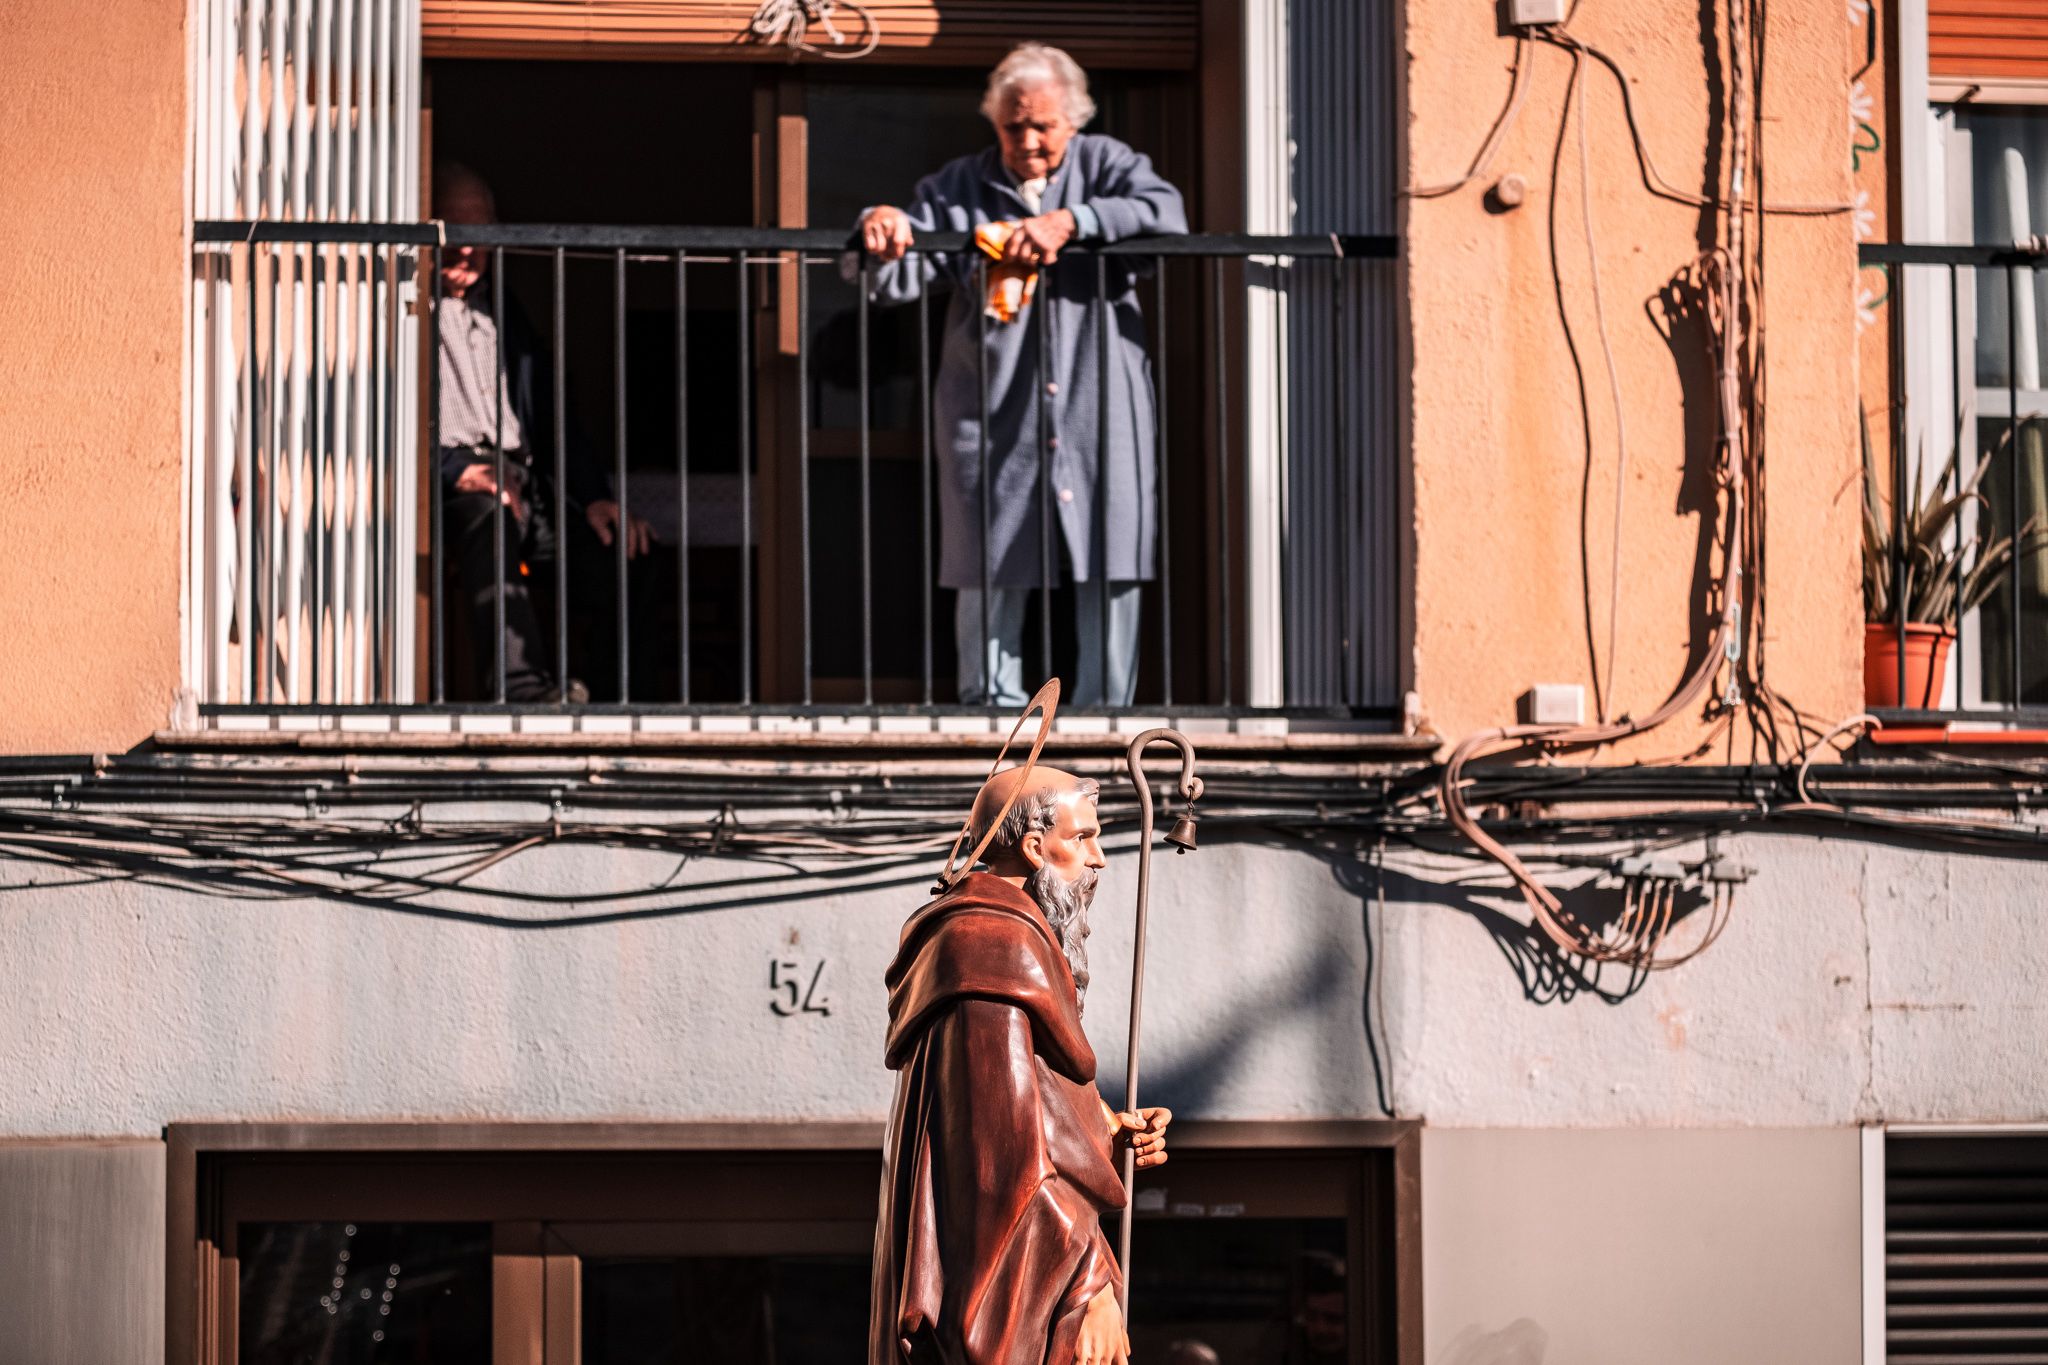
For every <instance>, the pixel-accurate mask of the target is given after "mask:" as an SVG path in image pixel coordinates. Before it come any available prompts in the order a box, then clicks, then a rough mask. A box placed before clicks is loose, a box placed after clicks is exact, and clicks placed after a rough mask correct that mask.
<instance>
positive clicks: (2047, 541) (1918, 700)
mask: <svg viewBox="0 0 2048 1365" xmlns="http://www.w3.org/2000/svg"><path fill="white" fill-rule="evenodd" d="M2028 425H2031V423H2029V424H2028ZM2011 439H2012V433H2011V432H2010V431H2008V432H2007V433H2006V435H2005V439H2004V441H2002V442H2001V443H2000V449H2001V450H2002V449H2004V448H2005V446H2007V445H2009V444H2010V442H2011ZM1956 459H1957V457H1956V454H1955V453H1953V452H1952V453H1951V454H1950V455H1949V457H1948V462H1947V463H1946V464H1944V465H1943V466H1942V468H1941V472H1940V473H1939V474H1938V475H1936V476H1935V478H1934V479H1932V480H1931V481H1927V482H1922V480H1921V477H1920V475H1921V470H1920V460H1919V458H1918V457H1917V456H1916V457H1915V458H1914V461H1913V467H1912V468H1911V469H1910V470H1909V471H1908V477H1907V480H1906V490H1907V497H1908V499H1909V501H1908V502H1907V503H1906V505H1905V506H1904V507H1903V508H1902V509H1900V510H1899V514H1898V515H1896V516H1894V515H1893V509H1892V508H1891V507H1890V505H1889V500H1888V499H1886V498H1885V497H1884V495H1883V492H1882V490H1881V489H1880V488H1879V486H1878V475H1877V464H1876V461H1874V460H1873V459H1872V458H1871V453H1870V420H1869V418H1868V416H1867V415H1866V416H1865V417H1864V419H1863V617H1864V622H1865V624H1864V627H1863V695H1864V700H1865V702H1866V703H1867V704H1869V705H1870V706H1873V707H1901V706H1904V707H1913V708H1923V709H1924V708H1932V707H1934V706H1936V705H1937V704H1939V702H1940V701H1941V686H1942V680H1943V678H1944V677H1945V676H1946V675H1947V671H1948V654H1949V647H1950V646H1951V645H1953V644H1954V643H1955V638H1956V623H1957V621H1959V620H1961V619H1962V616H1963V614H1964V613H1965V612H1969V611H1972V610H1974V609H1976V608H1977V607H1978V606H1980V605H1982V604H1983V602H1984V600H1985V599H1986V598H1988V597H1990V596H1991V594H1992V593H1994V592H1996V591H1997V590H1998V587H1999V584H2000V583H2002V582H2003V581H2004V576H2005V573H2006V571H2007V570H2008V569H2009V568H2010V567H2011V564H2012V560H2013V555H2014V554H2015V553H2016V552H2017V553H2020V554H2030V553H2033V552H2035V551H2037V550H2039V549H2041V548H2042V547H2043V546H2044V545H2048V537H2044V535H2043V534H2042V533H2041V532H2040V531H2038V530H2037V529H2036V523H2037V521H2038V520H2039V519H2038V518H2030V519H2029V520H2028V522H2027V524H2026V525H2025V526H2023V527H2021V528H2020V530H2019V534H2018V537H2017V541H2018V547H2017V551H2016V550H2015V537H2013V536H2002V537H1999V538H1998V539H1995V540H1992V541H1990V542H1989V543H1988V544H1987V543H1985V542H1984V540H1983V537H1982V536H1980V535H1978V534H1977V533H1975V532H1974V531H1972V530H1970V529H1968V527H1967V526H1966V525H1965V524H1964V520H1963V516H1962V514H1963V510H1964V509H1965V508H1966V507H1968V506H1970V505H1971V504H1973V503H1975V504H1979V505H1981V504H1982V503H1983V501H1984V499H1983V498H1982V497H1981V496H1980V495H1979V494H1978V492H1977V484H1978V482H1979V481H1980V480H1982V479H1983V477H1984V471H1985V470H1987V469H1989V468H1990V467H1991V465H1992V463H1993V461H1992V460H1991V459H1984V460H1979V461H1978V462H1977V467H1976V469H1975V470H1974V471H1972V473H1971V474H1970V477H1969V478H1968V479H1966V480H1963V481H1962V482H1961V483H1960V485H1957V484H1956ZM1902 652H1903V654H1904V656H1905V669H1904V682H1905V687H1904V690H1903V691H1901V689H1900V686H1899V684H1900V680H1901V679H1900V655H1901V653H1902Z"/></svg>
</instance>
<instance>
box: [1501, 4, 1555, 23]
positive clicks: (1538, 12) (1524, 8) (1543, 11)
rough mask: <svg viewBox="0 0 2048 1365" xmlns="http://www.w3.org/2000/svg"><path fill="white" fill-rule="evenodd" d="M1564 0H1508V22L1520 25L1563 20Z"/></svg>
mask: <svg viewBox="0 0 2048 1365" xmlns="http://www.w3.org/2000/svg"><path fill="white" fill-rule="evenodd" d="M1564 11H1565V0H1508V22H1509V23H1511V24H1515V25H1517V26H1521V27H1530V26H1533V25H1536V24H1561V23H1563V22H1564Z"/></svg>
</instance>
